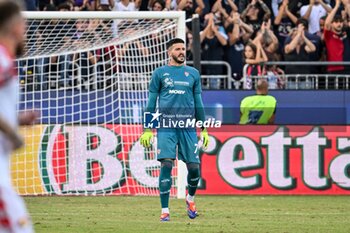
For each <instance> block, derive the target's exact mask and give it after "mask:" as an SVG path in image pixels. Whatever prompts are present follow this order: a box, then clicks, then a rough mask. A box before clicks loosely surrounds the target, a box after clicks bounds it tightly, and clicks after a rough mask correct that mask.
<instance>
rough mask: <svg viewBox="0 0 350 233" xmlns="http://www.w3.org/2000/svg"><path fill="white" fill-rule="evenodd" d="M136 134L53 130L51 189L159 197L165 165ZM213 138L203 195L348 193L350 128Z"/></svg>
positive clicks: (47, 175) (236, 131)
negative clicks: (147, 149) (160, 170)
mask: <svg viewBox="0 0 350 233" xmlns="http://www.w3.org/2000/svg"><path fill="white" fill-rule="evenodd" d="M137 132H140V128H139V126H125V125H124V126H112V125H107V126H62V125H61V126H59V125H56V126H47V128H46V130H45V133H44V136H43V137H42V142H41V144H42V145H41V146H40V148H41V149H40V158H39V161H40V168H39V169H40V175H41V180H42V184H43V185H44V186H45V190H46V191H47V192H50V193H56V194H66V193H81V192H85V193H101V192H103V193H113V194H139V195H140V194H141V195H142V194H143V195H157V194H158V191H157V186H158V175H159V171H158V169H159V162H158V161H157V160H156V157H155V154H154V153H147V154H145V153H144V152H145V150H144V149H143V148H142V147H141V145H140V144H139V141H138V140H139V136H140V135H139V134H138V133H137ZM209 134H210V145H209V148H208V149H207V150H206V151H205V152H203V151H202V152H201V178H202V179H201V181H200V187H199V189H198V194H216V195H217V194H219V195H220V194H221V195H246V194H249V195H256V194H258V195H259V194H264V195H265V194H271V195H299V194H300V195H348V194H350V127H349V126H228V125H226V126H222V127H221V128H220V129H209ZM174 172H175V171H174ZM173 192H174V190H173Z"/></svg>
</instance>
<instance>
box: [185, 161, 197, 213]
mask: <svg viewBox="0 0 350 233" xmlns="http://www.w3.org/2000/svg"><path fill="white" fill-rule="evenodd" d="M186 165H187V170H188V175H187V184H188V194H187V196H186V203H187V214H188V216H189V217H190V218H195V217H197V209H196V206H195V203H194V195H195V194H196V190H197V186H198V182H199V178H200V169H199V163H187V164H186Z"/></svg>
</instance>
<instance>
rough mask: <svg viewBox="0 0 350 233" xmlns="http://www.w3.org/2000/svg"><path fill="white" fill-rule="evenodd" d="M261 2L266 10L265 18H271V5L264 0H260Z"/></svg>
mask: <svg viewBox="0 0 350 233" xmlns="http://www.w3.org/2000/svg"><path fill="white" fill-rule="evenodd" d="M258 1H259V3H260V6H261V8H262V9H263V11H264V12H265V14H264V19H269V18H270V17H271V11H270V9H269V7H268V6H267V5H266V4H265V3H264V2H263V0H258Z"/></svg>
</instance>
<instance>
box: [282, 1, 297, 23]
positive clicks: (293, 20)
mask: <svg viewBox="0 0 350 233" xmlns="http://www.w3.org/2000/svg"><path fill="white" fill-rule="evenodd" d="M285 12H286V15H287V16H288V18H289V19H290V20H291V21H292V22H293V23H294V24H297V22H298V18H297V17H296V16H295V15H294V14H293V13H292V12H291V11H290V10H289V8H288V5H287V7H286V9H285Z"/></svg>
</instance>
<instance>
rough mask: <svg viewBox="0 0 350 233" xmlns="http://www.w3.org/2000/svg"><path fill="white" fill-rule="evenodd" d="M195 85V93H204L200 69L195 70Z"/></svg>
mask: <svg viewBox="0 0 350 233" xmlns="http://www.w3.org/2000/svg"><path fill="white" fill-rule="evenodd" d="M194 76H195V77H194V78H195V79H194V86H193V93H194V94H201V93H202V87H201V76H200V74H199V72H198V70H195V73H194Z"/></svg>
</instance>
